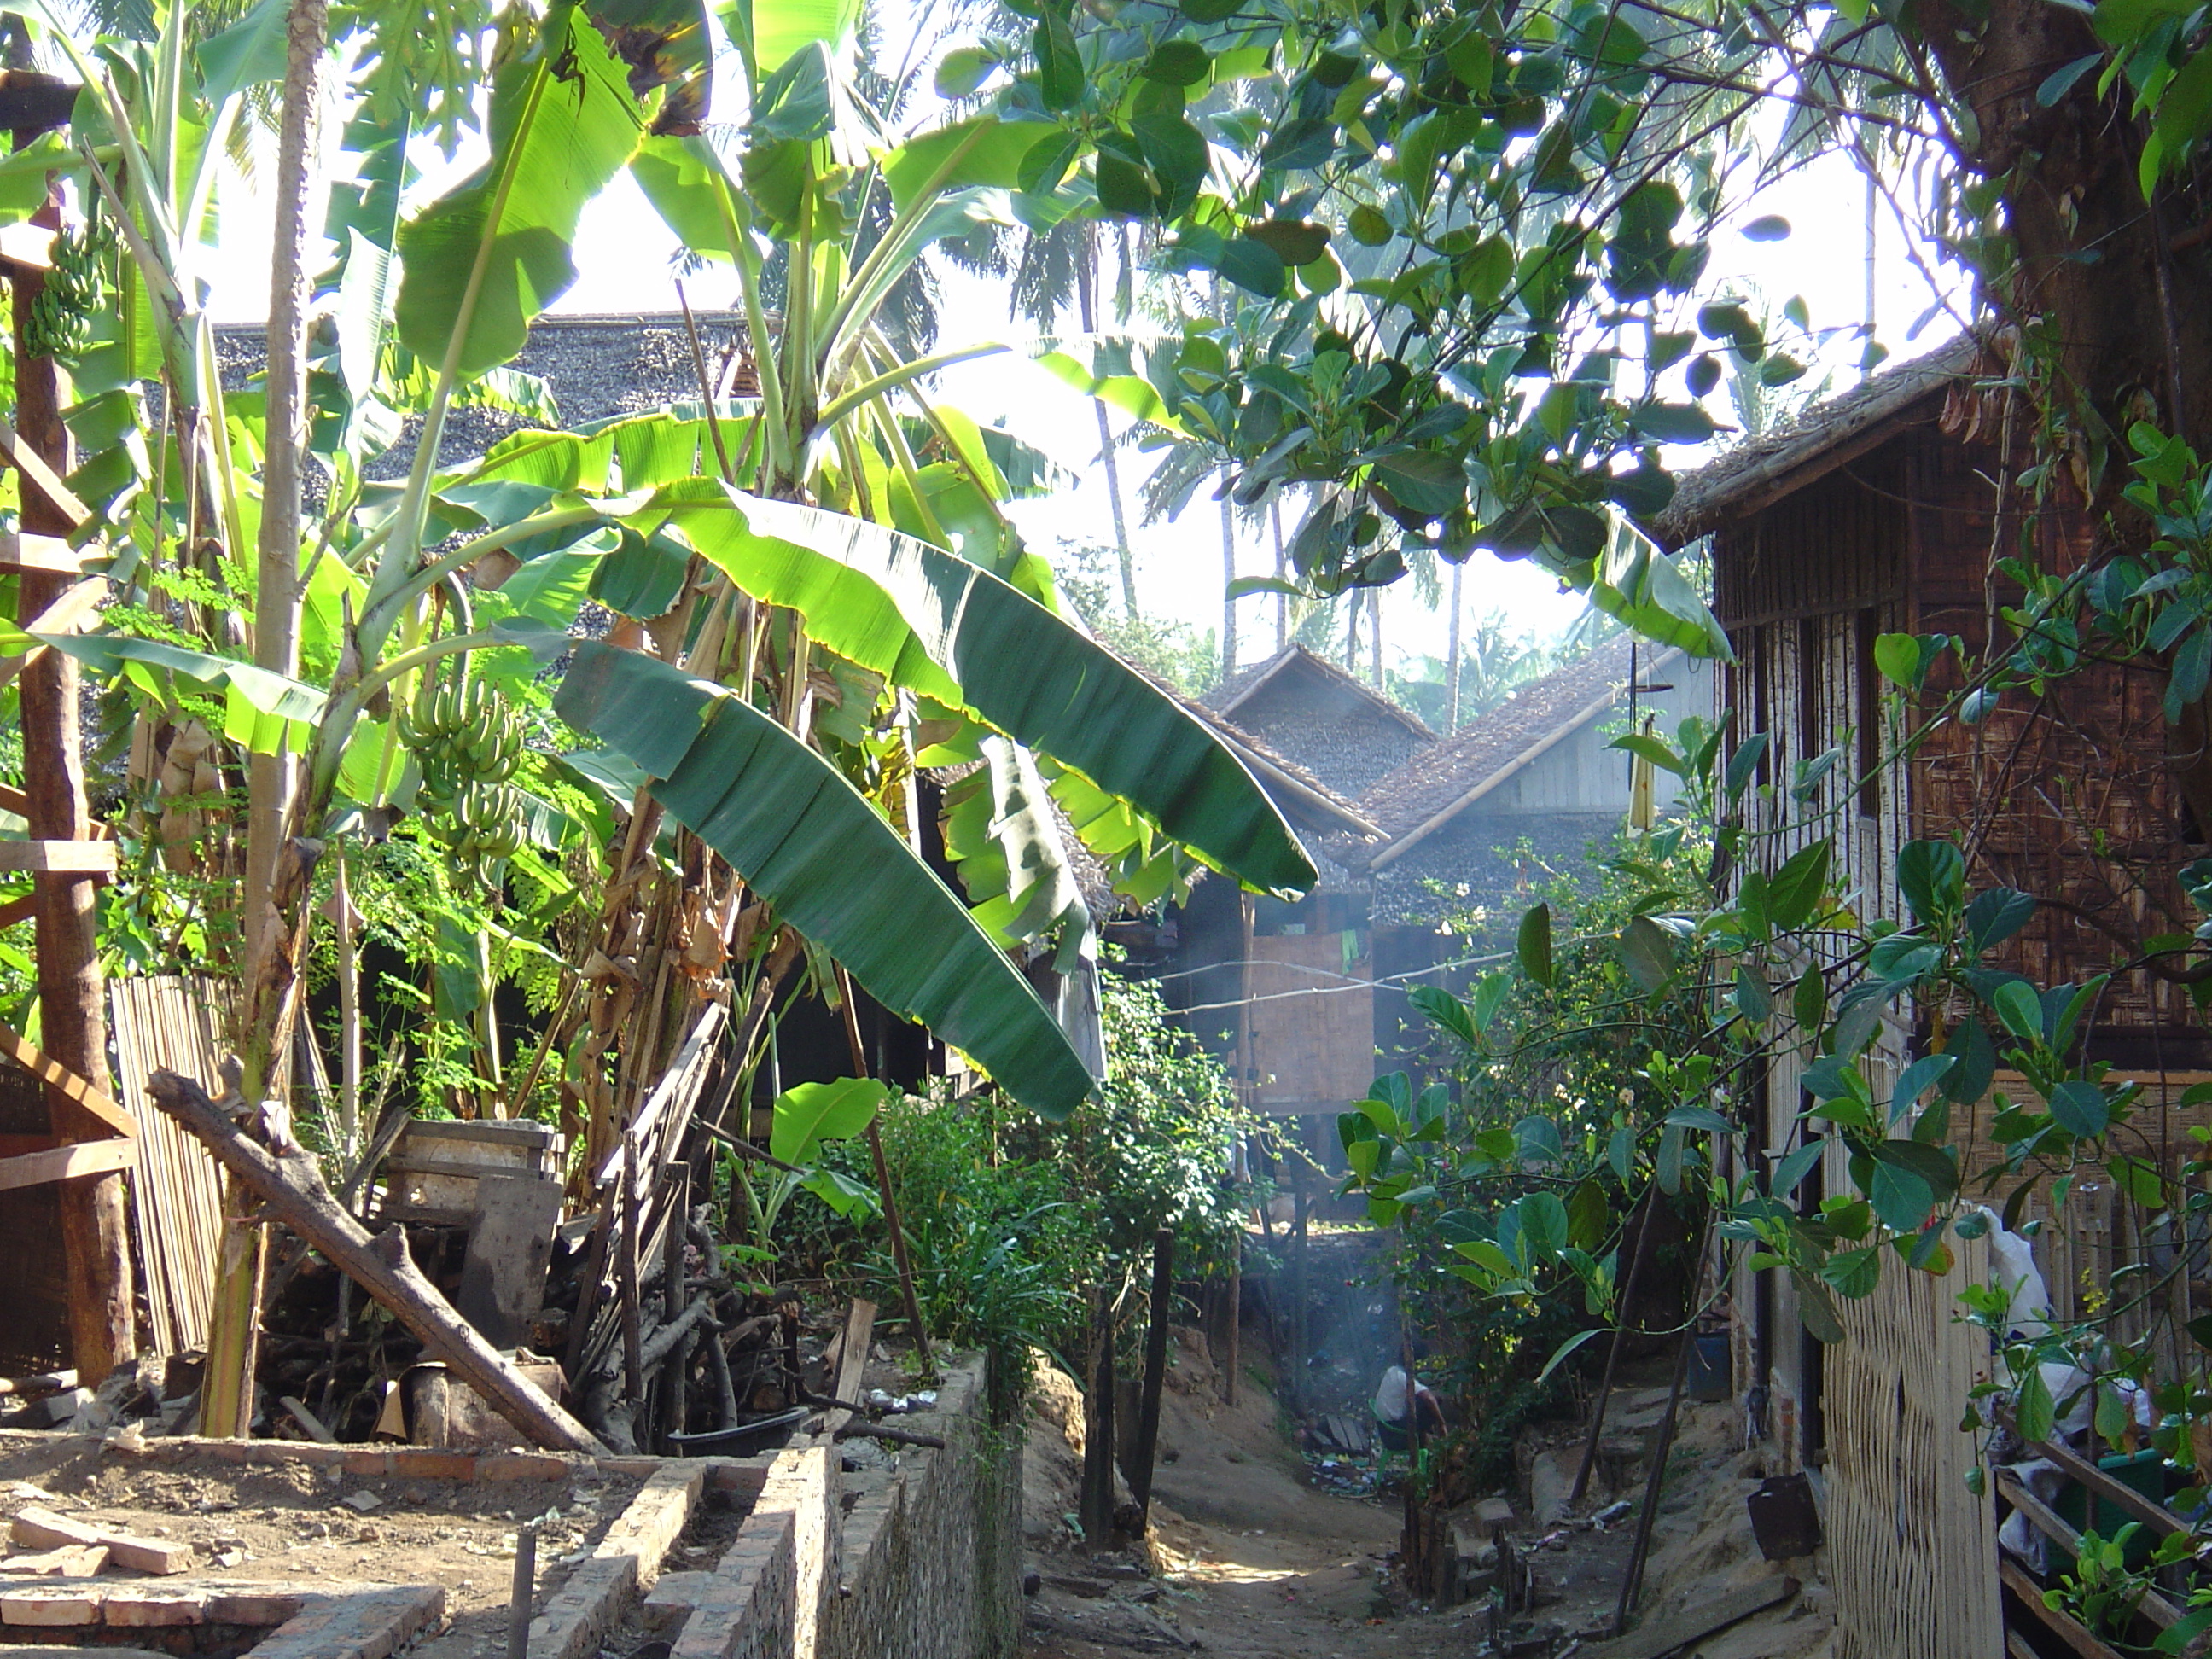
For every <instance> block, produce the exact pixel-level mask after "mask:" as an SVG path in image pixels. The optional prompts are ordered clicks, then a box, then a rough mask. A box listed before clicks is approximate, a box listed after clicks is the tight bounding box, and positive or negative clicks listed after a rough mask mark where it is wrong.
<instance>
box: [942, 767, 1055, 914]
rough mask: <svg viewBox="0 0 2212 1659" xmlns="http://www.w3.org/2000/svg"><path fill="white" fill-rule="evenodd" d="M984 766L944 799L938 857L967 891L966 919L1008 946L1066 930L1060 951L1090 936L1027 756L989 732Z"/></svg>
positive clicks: (1052, 819) (1043, 794) (1042, 786)
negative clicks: (942, 846)
mask: <svg viewBox="0 0 2212 1659" xmlns="http://www.w3.org/2000/svg"><path fill="white" fill-rule="evenodd" d="M981 750H982V753H983V760H984V764H983V765H982V766H981V767H979V768H977V769H975V771H974V772H972V773H970V774H969V775H968V776H966V777H964V778H962V779H961V780H959V781H957V782H956V783H954V784H952V785H951V786H950V787H948V788H947V789H946V791H945V817H944V824H945V854H946V855H947V856H948V857H949V858H951V860H953V861H954V864H955V866H956V869H957V873H958V874H959V877H960V884H961V886H962V887H963V888H965V889H966V890H967V893H968V900H969V903H970V904H971V905H973V906H974V907H975V908H974V910H973V911H972V913H971V914H973V915H974V916H975V920H976V921H978V922H979V923H980V924H981V926H982V927H984V928H985V929H986V930H987V932H989V933H991V934H992V935H993V936H994V938H996V939H998V940H999V942H1000V944H1002V945H1008V946H1012V945H1019V944H1022V943H1024V942H1026V941H1028V940H1030V939H1036V938H1037V937H1038V936H1039V935H1041V934H1042V933H1046V932H1047V931H1048V930H1050V929H1053V928H1055V927H1060V926H1062V924H1065V926H1066V930H1067V932H1066V936H1065V937H1064V938H1063V940H1062V948H1063V949H1066V948H1070V947H1073V946H1077V945H1080V944H1081V943H1082V941H1084V940H1085V939H1087V938H1088V937H1089V935H1090V932H1091V912H1090V910H1089V908H1087V907H1086V906H1085V903H1084V902H1083V892H1082V890H1081V889H1080V888H1079V886H1078V885H1077V884H1076V880H1075V876H1074V872H1073V870H1072V869H1071V868H1070V866H1069V865H1068V860H1067V848H1066V845H1065V844H1064V843H1063V842H1061V840H1060V825H1059V823H1058V822H1057V820H1056V819H1055V817H1054V814H1053V811H1052V808H1051V805H1050V804H1049V802H1048V799H1047V795H1046V790H1045V784H1044V780H1043V779H1042V778H1041V777H1039V776H1038V775H1037V769H1036V760H1035V759H1034V758H1033V757H1031V756H1030V752H1029V750H1026V749H1024V748H1023V747H1022V746H1021V745H1020V744H1016V743H1010V742H1008V741H1007V740H1006V738H1002V737H1000V736H998V735H997V734H996V733H994V734H992V735H991V736H990V737H987V738H985V739H984V740H983V742H982V744H981Z"/></svg>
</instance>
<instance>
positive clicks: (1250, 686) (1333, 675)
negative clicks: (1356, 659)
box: [1219, 640, 1438, 744]
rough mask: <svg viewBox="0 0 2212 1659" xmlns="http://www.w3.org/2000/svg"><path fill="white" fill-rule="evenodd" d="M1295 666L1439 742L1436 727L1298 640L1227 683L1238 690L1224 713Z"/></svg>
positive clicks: (1224, 686)
mask: <svg viewBox="0 0 2212 1659" xmlns="http://www.w3.org/2000/svg"><path fill="white" fill-rule="evenodd" d="M1294 664H1296V665H1302V666H1304V667H1307V668H1310V669H1318V670H1319V671H1321V672H1322V674H1324V675H1325V676H1326V677H1327V678H1328V679H1330V680H1331V681H1332V682H1334V683H1335V684H1340V685H1344V686H1346V687H1348V688H1350V689H1351V690H1353V691H1355V692H1357V693H1358V695H1359V696H1361V697H1363V698H1364V699H1365V700H1366V701H1367V702H1370V703H1371V704H1373V705H1374V706H1375V707H1376V708H1378V709H1380V710H1382V711H1383V713H1384V714H1388V715H1389V716H1390V717H1391V718H1392V719H1393V720H1396V721H1398V722H1399V724H1401V726H1405V727H1406V728H1407V730H1409V731H1410V732H1413V735H1414V736H1415V737H1417V738H1420V739H1421V740H1422V741H1423V742H1425V743H1431V744H1432V743H1435V742H1437V740H1438V734H1437V731H1436V728H1435V727H1433V726H1431V725H1430V724H1429V723H1428V722H1427V721H1426V720H1423V719H1422V718H1421V717H1420V716H1419V714H1415V713H1413V710H1412V709H1410V708H1405V707H1403V706H1401V704H1399V703H1396V702H1392V701H1391V700H1390V698H1389V697H1388V696H1384V695H1383V693H1382V692H1380V691H1378V690H1376V689H1375V688H1374V687H1373V686H1371V685H1369V684H1367V683H1366V682H1365V681H1364V680H1362V679H1361V678H1359V677H1358V675H1356V674H1353V673H1352V672H1350V671H1347V670H1346V669H1344V668H1340V667H1339V666H1338V665H1336V664H1335V663H1333V662H1331V661H1330V660H1329V659H1328V658H1327V657H1324V656H1322V654H1321V653H1319V652H1317V651H1315V650H1312V649H1310V648H1309V647H1306V646H1304V645H1302V644H1300V643H1299V642H1298V641H1296V640H1293V641H1291V642H1290V643H1289V644H1288V645H1286V646H1285V647H1283V648H1282V649H1281V650H1280V651H1278V652H1277V653H1275V654H1274V655H1273V656H1272V657H1270V658H1268V659H1267V661H1265V662H1264V663H1261V664H1260V665H1259V666H1258V669H1257V670H1256V671H1254V672H1251V673H1249V674H1246V675H1243V676H1242V677H1240V678H1238V679H1237V681H1235V682H1231V681H1229V680H1224V681H1223V682H1222V687H1221V689H1222V690H1227V689H1228V687H1229V686H1230V685H1231V684H1232V683H1233V684H1235V685H1236V688H1237V689H1236V690H1235V691H1234V692H1233V693H1232V694H1231V696H1228V697H1225V698H1224V699H1223V700H1222V702H1221V703H1220V705H1219V708H1220V710H1221V712H1222V713H1223V714H1232V713H1234V712H1235V711H1236V708H1237V705H1238V704H1239V703H1241V702H1244V701H1245V700H1246V699H1247V698H1249V697H1250V696H1252V695H1253V694H1254V693H1255V692H1257V691H1258V690H1260V688H1261V686H1263V685H1265V684H1267V682H1268V681H1270V680H1272V679H1273V678H1274V677H1275V676H1276V675H1277V674H1279V673H1280V672H1282V671H1283V670H1285V668H1288V667H1291V665H1294Z"/></svg>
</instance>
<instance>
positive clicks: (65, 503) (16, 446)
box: [0, 421, 92, 531]
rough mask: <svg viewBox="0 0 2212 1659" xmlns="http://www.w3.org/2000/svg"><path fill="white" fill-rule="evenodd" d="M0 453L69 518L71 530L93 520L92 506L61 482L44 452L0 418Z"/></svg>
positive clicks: (57, 510) (24, 478)
mask: <svg viewBox="0 0 2212 1659" xmlns="http://www.w3.org/2000/svg"><path fill="white" fill-rule="evenodd" d="M0 453H4V454H5V455H6V456H7V457H8V459H9V460H11V461H13V462H15V466H16V468H17V470H18V471H21V473H22V475H23V481H24V482H25V483H28V484H31V485H33V486H34V487H35V488H36V489H37V490H38V492H39V494H40V495H44V496H45V497H46V500H47V501H48V502H49V503H50V504H51V505H52V507H53V509H54V511H55V512H57V513H60V514H61V516H62V517H64V519H67V520H69V521H70V529H71V530H72V531H75V530H80V529H82V528H83V527H84V526H86V525H87V524H88V523H90V522H91V520H92V509H91V508H90V507H87V506H86V505H85V504H84V503H83V502H82V501H79V500H78V499H77V498H76V491H75V490H73V489H70V487H69V486H68V485H67V484H66V483H63V482H62V475H61V474H60V473H58V472H57V471H54V470H53V468H52V467H51V466H48V465H46V457H45V456H43V455H41V454H40V453H38V452H37V451H36V450H34V449H33V448H32V447H31V446H30V445H28V444H27V443H25V442H24V441H22V440H21V438H20V437H19V436H17V435H16V432H15V428H14V427H12V426H9V424H8V423H7V422H5V421H0Z"/></svg>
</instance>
